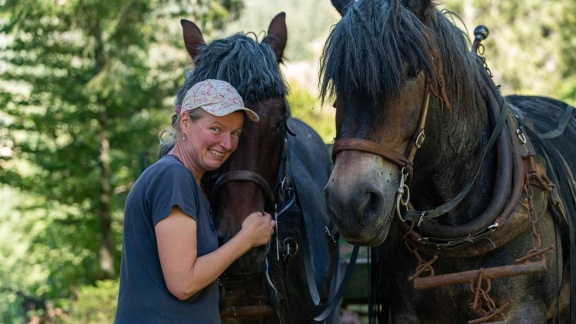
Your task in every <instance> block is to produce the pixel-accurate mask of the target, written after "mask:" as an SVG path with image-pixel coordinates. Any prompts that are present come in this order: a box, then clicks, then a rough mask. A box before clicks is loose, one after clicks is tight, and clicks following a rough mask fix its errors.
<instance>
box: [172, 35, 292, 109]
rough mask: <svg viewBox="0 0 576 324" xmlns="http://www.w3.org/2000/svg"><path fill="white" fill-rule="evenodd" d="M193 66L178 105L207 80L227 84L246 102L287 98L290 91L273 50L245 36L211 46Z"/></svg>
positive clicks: (231, 37)
mask: <svg viewBox="0 0 576 324" xmlns="http://www.w3.org/2000/svg"><path fill="white" fill-rule="evenodd" d="M194 65H195V67H194V68H193V69H192V70H190V72H189V74H188V75H187V77H186V81H185V83H184V84H183V85H182V87H180V89H179V90H178V93H177V98H176V105H179V104H181V103H182V100H183V99H184V95H185V94H186V91H188V89H190V88H191V87H192V86H193V85H194V84H196V83H198V82H200V81H203V80H206V79H219V80H224V81H227V82H228V83H230V84H231V85H232V86H233V87H235V88H236V90H237V91H238V93H240V95H241V96H242V98H244V100H245V101H247V102H257V101H259V100H263V99H267V98H272V97H278V96H285V95H286V93H287V91H288V90H287V86H286V83H285V82H284V77H283V75H282V73H281V71H280V67H279V65H278V63H277V62H276V56H275V54H274V52H273V51H272V49H271V48H270V46H268V45H267V44H266V43H259V42H258V41H257V40H254V39H252V38H250V37H248V36H247V35H246V34H243V33H236V34H234V35H232V36H230V37H227V38H223V39H218V40H214V41H213V42H211V43H209V44H208V45H206V47H204V48H203V49H202V51H201V52H200V54H199V55H198V56H197V57H196V58H195V60H194Z"/></svg>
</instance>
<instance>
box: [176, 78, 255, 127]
mask: <svg viewBox="0 0 576 324" xmlns="http://www.w3.org/2000/svg"><path fill="white" fill-rule="evenodd" d="M196 108H202V109H204V110H206V111H207V112H208V113H210V114H212V115H214V116H225V115H228V114H230V113H233V112H235V111H238V110H243V111H245V112H246V116H248V118H249V119H250V120H252V121H254V122H257V121H259V120H260V118H259V117H258V115H257V114H256V113H255V112H254V111H252V110H250V109H248V108H246V107H244V100H242V97H241V96H240V94H239V93H238V91H236V89H234V87H233V86H232V85H231V84H230V83H228V82H226V81H222V80H214V79H208V80H204V81H201V82H198V83H196V84H195V85H194V86H192V88H190V89H189V90H188V91H187V92H186V95H185V96H184V100H183V101H182V111H189V110H194V109H196Z"/></svg>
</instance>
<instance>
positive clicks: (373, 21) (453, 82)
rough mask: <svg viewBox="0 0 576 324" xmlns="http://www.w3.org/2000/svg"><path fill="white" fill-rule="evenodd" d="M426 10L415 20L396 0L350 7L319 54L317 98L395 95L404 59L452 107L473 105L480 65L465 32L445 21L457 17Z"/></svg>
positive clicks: (479, 83) (402, 80) (403, 72)
mask: <svg viewBox="0 0 576 324" xmlns="http://www.w3.org/2000/svg"><path fill="white" fill-rule="evenodd" d="M430 9H431V10H427V11H426V13H424V15H425V17H424V19H422V20H421V19H419V18H418V17H417V16H416V15H415V14H414V13H413V12H412V11H411V10H410V9H408V8H406V7H404V6H403V5H402V3H401V1H400V0H373V1H357V2H356V3H355V4H354V5H353V6H351V7H350V8H349V10H348V11H347V12H346V14H345V15H344V16H343V17H342V19H341V20H340V21H339V22H338V23H337V24H336V25H335V26H334V28H333V29H332V31H331V33H330V35H329V36H328V39H327V41H326V44H325V47H324V51H323V54H322V57H321V58H320V97H321V100H322V101H325V99H326V98H327V97H333V96H334V95H335V93H339V94H343V95H350V94H352V93H361V94H365V95H369V96H371V97H376V96H377V95H383V96H384V97H393V96H398V95H399V92H400V89H401V88H402V86H403V84H404V83H405V82H406V81H408V78H407V76H406V74H407V73H406V70H405V69H406V66H405V64H406V63H408V64H409V65H410V67H411V68H413V69H416V70H417V71H423V72H424V73H425V74H426V76H427V77H428V80H429V81H431V82H432V84H433V86H436V87H437V89H439V88H440V87H442V86H444V87H445V88H446V89H445V90H446V93H447V95H448V97H449V98H450V100H451V102H452V106H463V107H476V103H477V100H478V99H479V98H477V97H476V96H475V94H478V89H479V88H481V87H482V86H483V80H482V78H481V76H480V67H481V65H479V62H478V59H477V58H476V55H475V54H473V53H471V52H470V51H469V49H468V43H469V42H468V39H467V37H466V35H465V33H464V32H463V31H462V30H460V29H459V28H458V27H456V26H455V25H454V24H453V23H452V21H451V20H450V19H449V17H450V16H456V17H457V15H456V14H454V13H452V12H449V11H445V12H440V11H439V10H438V9H436V8H434V7H431V8H430ZM436 53H438V54H436ZM438 56H440V57H439V58H438ZM435 59H436V60H440V61H441V63H442V65H441V66H442V70H438V69H437V66H438V65H437V63H436V62H435V61H434V60H435Z"/></svg>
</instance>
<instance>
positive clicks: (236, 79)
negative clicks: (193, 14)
mask: <svg viewBox="0 0 576 324" xmlns="http://www.w3.org/2000/svg"><path fill="white" fill-rule="evenodd" d="M182 27H183V33H184V43H185V46H186V49H187V50H188V53H189V54H190V56H191V57H192V58H193V60H194V68H193V69H192V70H190V71H189V73H188V75H187V78H186V82H185V83H184V85H183V86H182V87H181V88H180V90H179V93H178V98H177V100H176V101H177V104H178V103H179V102H180V101H182V99H183V96H184V94H185V93H186V91H187V90H188V89H189V88H190V87H191V86H192V85H194V84H195V83H197V82H199V81H201V80H205V79H220V80H225V81H227V82H229V83H230V84H232V85H233V86H234V87H235V88H236V89H237V90H238V92H239V93H240V95H241V96H242V97H243V99H244V101H245V103H246V106H247V107H248V108H250V109H252V110H254V111H255V112H256V113H257V114H258V115H259V116H260V121H259V122H258V123H252V122H246V123H244V127H243V131H242V135H241V138H240V141H239V146H238V149H237V150H236V152H235V153H234V154H233V155H232V156H231V157H230V158H229V159H228V161H226V163H225V164H224V165H223V166H222V167H221V168H220V169H219V170H217V171H215V172H212V173H209V174H207V175H206V176H205V179H204V185H205V188H207V189H208V190H209V191H210V201H211V206H212V209H213V213H214V219H215V223H216V226H217V230H218V236H219V238H220V239H221V241H222V243H225V242H227V241H228V240H229V239H231V238H232V237H233V236H234V235H235V234H236V233H238V231H239V230H240V228H241V225H242V222H243V221H244V218H245V217H246V216H247V215H249V214H250V213H251V212H254V211H263V210H264V211H267V212H268V213H270V214H271V215H273V217H275V218H276V222H277V228H276V233H275V236H274V237H273V240H272V242H271V244H270V245H268V246H263V247H259V248H255V249H252V250H251V251H249V252H248V253H247V254H246V255H244V256H243V257H242V258H240V259H239V260H237V261H236V262H235V263H234V264H233V265H232V266H231V267H230V268H229V269H228V270H227V271H226V273H225V274H224V276H223V277H222V278H221V279H220V280H221V284H222V289H221V297H222V305H221V309H222V311H221V314H222V318H223V322H224V323H237V322H243V323H315V322H317V321H324V320H326V321H328V322H337V321H338V317H339V298H338V294H337V290H336V285H337V282H339V278H340V275H339V271H338V264H339V256H338V245H337V240H335V238H334V237H330V235H333V233H331V232H328V233H327V234H324V233H325V232H326V229H325V227H326V226H328V225H329V223H330V221H329V217H328V214H327V210H326V207H325V204H324V203H323V193H322V190H323V187H324V185H325V184H326V181H328V177H329V175H330V170H331V169H330V168H331V163H330V157H329V155H328V150H327V149H326V146H325V145H324V143H323V141H322V140H321V138H320V136H319V135H318V134H317V133H316V132H315V131H314V130H313V129H312V128H311V127H309V126H308V125H306V124H305V123H303V122H302V121H300V120H297V119H294V118H291V114H290V107H289V106H288V102H287V100H286V94H287V85H286V84H285V80H284V78H283V76H282V73H281V71H280V65H279V64H280V63H281V62H282V60H283V53H284V48H285V46H286V42H287V37H288V36H287V28H286V22H285V14H284V13H280V14H278V15H277V16H276V17H274V19H273V20H272V21H271V23H270V25H269V28H268V33H267V35H266V37H265V38H264V39H263V40H262V41H261V42H259V41H257V39H255V38H257V37H256V35H255V34H253V33H251V34H244V33H237V34H234V35H232V36H229V37H227V38H222V39H217V40H214V41H212V42H210V43H206V42H205V41H204V38H203V36H202V33H201V31H200V29H199V28H198V27H197V26H196V25H195V24H194V23H192V22H190V21H186V20H182ZM249 36H254V37H249ZM330 239H332V240H330Z"/></svg>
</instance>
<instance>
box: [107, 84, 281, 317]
mask: <svg viewBox="0 0 576 324" xmlns="http://www.w3.org/2000/svg"><path fill="white" fill-rule="evenodd" d="M245 116H247V117H248V118H249V119H250V120H251V121H253V122H257V121H258V119H259V118H258V115H256V113H254V112H253V111H252V110H249V109H248V108H245V107H244V102H243V100H242V98H241V97H240V95H239V94H238V92H237V91H236V90H235V89H234V88H233V87H232V86H231V85H230V84H228V83H227V82H224V81H220V80H205V81H202V82H199V83H197V84H195V85H194V86H193V87H192V88H190V90H188V92H187V93H186V96H185V97H184V100H183V102H182V106H181V107H180V106H177V108H176V115H175V117H176V118H174V119H173V120H174V122H173V127H174V129H175V134H174V147H173V148H172V150H171V151H170V152H169V153H168V154H167V155H165V156H163V157H162V158H160V159H159V160H158V161H157V162H156V163H154V164H153V165H152V166H150V167H148V168H147V169H146V170H145V171H144V172H143V173H142V175H141V176H140V177H139V178H138V180H137V181H136V183H135V184H134V186H133V188H132V189H131V190H130V193H129V195H128V198H127V201H126V208H125V212H124V237H123V244H122V262H121V272H120V293H119V297H118V310H117V312H116V323H219V322H220V313H219V310H218V299H219V293H218V283H217V279H218V277H219V276H220V275H221V274H222V273H223V272H224V271H225V270H226V268H228V267H229V266H230V265H231V264H232V262H234V261H235V260H236V259H238V258H239V257H240V256H242V255H243V254H244V253H246V252H247V251H248V250H250V249H251V248H253V247H256V246H260V245H264V244H267V243H268V242H269V241H270V237H271V235H272V233H273V231H274V226H275V223H274V221H273V220H272V219H271V217H270V215H269V214H268V213H265V212H255V213H252V214H251V215H249V216H248V217H247V218H246V220H245V221H244V223H243V224H242V230H241V231H240V232H239V233H238V234H237V235H236V236H235V237H234V238H233V239H232V240H230V241H228V242H227V243H226V244H224V245H222V246H220V247H219V246H218V237H217V234H216V229H215V227H214V223H213V221H212V218H211V215H210V206H209V203H208V200H207V198H206V196H205V193H204V192H203V190H202V188H201V186H200V183H201V182H200V179H201V178H202V176H203V174H204V173H205V172H206V171H211V170H215V169H217V168H219V167H220V166H221V165H222V163H224V161H226V159H227V158H228V157H229V156H230V154H232V153H233V152H234V151H235V150H236V148H237V147H238V140H239V138H240V132H241V131H242V124H243V122H244V117H245Z"/></svg>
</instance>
